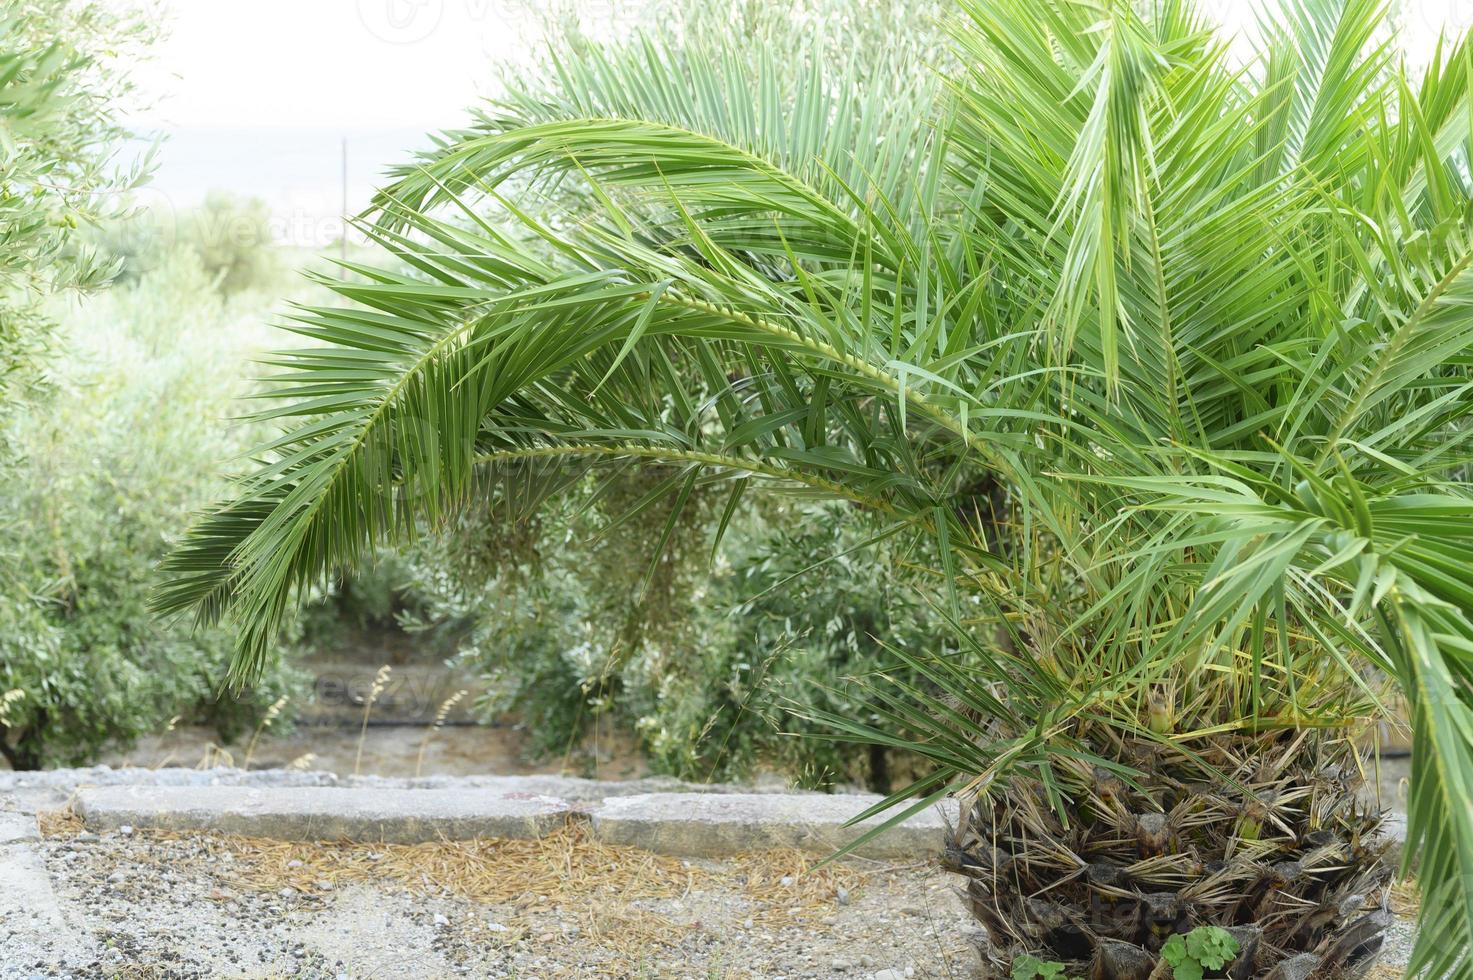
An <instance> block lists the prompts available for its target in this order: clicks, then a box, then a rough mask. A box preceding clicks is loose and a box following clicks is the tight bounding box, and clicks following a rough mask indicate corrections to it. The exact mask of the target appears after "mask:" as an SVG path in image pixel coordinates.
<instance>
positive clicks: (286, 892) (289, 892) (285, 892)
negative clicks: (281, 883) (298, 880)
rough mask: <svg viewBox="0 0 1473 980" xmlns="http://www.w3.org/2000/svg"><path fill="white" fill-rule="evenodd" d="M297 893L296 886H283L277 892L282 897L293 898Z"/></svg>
mask: <svg viewBox="0 0 1473 980" xmlns="http://www.w3.org/2000/svg"><path fill="white" fill-rule="evenodd" d="M296 893H297V890H296V889H295V888H283V889H282V890H281V891H279V892H277V893H276V894H278V895H280V896H281V897H282V898H291V897H292V896H293V895H295V894H296Z"/></svg>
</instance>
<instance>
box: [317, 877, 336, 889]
mask: <svg viewBox="0 0 1473 980" xmlns="http://www.w3.org/2000/svg"><path fill="white" fill-rule="evenodd" d="M334 887H336V886H334V885H333V883H332V882H330V881H328V880H327V879H326V878H318V879H317V890H318V891H324V892H330V891H332V890H333V888H334Z"/></svg>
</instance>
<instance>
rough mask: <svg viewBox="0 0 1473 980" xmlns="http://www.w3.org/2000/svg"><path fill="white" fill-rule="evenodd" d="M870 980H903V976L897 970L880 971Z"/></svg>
mask: <svg viewBox="0 0 1473 980" xmlns="http://www.w3.org/2000/svg"><path fill="white" fill-rule="evenodd" d="M870 980H905V974H904V973H901V972H900V971H899V970H881V971H879V972H878V973H876V974H875V975H874V976H873V977H871V978H870Z"/></svg>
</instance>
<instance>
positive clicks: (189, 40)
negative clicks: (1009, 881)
mask: <svg viewBox="0 0 1473 980" xmlns="http://www.w3.org/2000/svg"><path fill="white" fill-rule="evenodd" d="M163 2H164V4H165V6H166V9H167V11H168V21H169V23H170V25H171V34H170V36H169V37H168V38H167V39H166V40H165V41H164V43H163V44H162V45H161V46H160V47H159V49H158V57H157V60H156V62H155V64H154V65H152V66H151V67H150V69H149V71H148V76H147V78H146V81H147V83H148V85H149V88H150V89H152V90H153V91H155V92H159V93H166V98H165V99H164V101H163V102H162V103H161V104H160V105H159V106H158V107H157V109H156V110H154V111H152V112H150V114H149V119H150V120H151V121H152V122H154V123H156V124H165V125H169V126H171V127H172V126H232V127H238V126H252V127H253V126H304V127H332V128H342V127H347V128H361V127H381V128H393V127H418V128H424V129H428V128H433V127H435V126H440V125H445V124H449V123H453V122H456V121H457V120H458V119H459V118H460V114H461V110H462V109H463V108H464V107H465V106H466V105H467V104H469V103H470V102H472V101H473V100H474V98H475V96H476V95H477V94H478V93H481V92H485V91H486V90H487V89H488V88H489V87H490V86H491V84H492V82H493V79H494V73H493V69H492V64H493V62H497V61H500V62H508V61H513V62H514V61H517V60H520V59H521V58H523V57H524V56H525V53H526V51H527V49H528V47H529V45H531V44H533V43H535V36H534V35H535V30H536V27H535V21H536V16H535V11H537V10H541V9H546V7H547V6H548V5H549V2H550V0H249V2H248V0H163ZM561 2H562V3H564V4H566V5H567V6H571V7H573V8H574V9H576V10H577V11H578V12H579V14H580V15H582V16H583V17H585V18H586V19H588V20H591V21H592V22H593V23H595V24H607V23H609V22H610V20H611V19H614V18H620V19H623V18H627V17H628V16H630V12H631V11H632V10H637V8H638V4H637V2H635V0H561ZM775 2H782V0H775ZM1204 6H1206V7H1207V9H1208V10H1209V11H1211V12H1212V13H1213V14H1215V15H1216V16H1217V17H1218V18H1219V19H1220V20H1221V21H1222V22H1223V23H1224V25H1225V26H1228V27H1230V28H1234V29H1236V28H1240V27H1243V26H1246V25H1247V24H1249V23H1251V20H1252V16H1251V13H1250V11H1251V10H1252V5H1251V4H1249V3H1247V2H1244V0H1206V2H1205V4H1204ZM1406 10H1407V15H1406V31H1405V34H1406V37H1405V43H1406V44H1407V46H1408V48H1409V49H1411V50H1413V52H1414V58H1415V57H1417V56H1418V55H1421V54H1422V52H1424V51H1425V50H1426V49H1428V48H1430V45H1431V42H1432V39H1433V38H1435V36H1436V33H1437V31H1438V30H1439V29H1441V28H1442V27H1444V25H1451V26H1453V27H1468V26H1469V25H1473V2H1470V0H1408V3H1407V7H1406Z"/></svg>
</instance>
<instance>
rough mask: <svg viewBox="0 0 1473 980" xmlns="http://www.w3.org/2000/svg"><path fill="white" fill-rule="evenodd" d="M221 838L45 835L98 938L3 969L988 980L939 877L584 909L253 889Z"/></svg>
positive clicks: (327, 889)
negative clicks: (789, 899) (822, 891)
mask: <svg viewBox="0 0 1473 980" xmlns="http://www.w3.org/2000/svg"><path fill="white" fill-rule="evenodd" d="M212 843H213V844H217V843H218V842H214V841H212V839H211V838H208V837H172V836H160V835H147V834H143V833H131V834H123V833H115V834H106V835H103V836H101V837H97V836H95V835H91V834H86V833H77V832H76V828H75V827H74V826H70V827H67V826H64V827H63V829H62V831H61V832H60V833H54V834H53V835H51V836H48V837H46V838H45V839H44V840H43V841H42V842H41V843H40V845H39V847H40V851H41V853H42V855H43V857H44V861H45V866H46V870H47V872H48V873H49V876H50V878H51V880H52V887H53V889H54V891H55V894H56V897H57V899H58V902H59V904H60V906H61V907H62V908H63V909H64V910H66V913H67V916H68V918H70V919H71V920H72V921H73V922H75V923H77V924H78V925H79V926H80V929H81V930H82V931H84V932H85V933H88V934H90V936H91V937H94V940H95V942H94V943H88V944H84V945H83V947H82V948H73V949H71V950H66V949H65V948H59V949H53V950H51V951H50V952H49V953H45V952H42V953H38V952H33V951H22V950H19V949H15V948H13V947H12V948H9V949H7V948H6V938H5V935H4V933H5V930H4V929H3V928H0V962H4V963H5V964H7V966H6V967H4V968H0V977H4V978H5V980H10V978H11V977H22V978H27V980H29V978H30V977H32V976H40V977H54V976H73V977H77V978H82V977H88V978H90V977H118V978H194V977H293V978H298V977H299V978H339V977H348V978H367V977H384V978H390V977H393V978H400V977H413V978H420V977H425V978H436V977H529V978H530V977H596V976H607V977H672V978H674V977H681V978H684V977H691V978H697V977H699V978H727V977H730V978H737V977H762V978H771V980H777V978H800V977H801V978H816V977H826V978H831V977H842V978H854V977H869V978H873V980H901V978H905V977H956V978H962V977H972V976H976V973H975V972H974V966H975V964H976V963H977V956H976V953H975V951H974V950H973V949H972V948H971V947H969V945H968V938H967V937H968V936H969V935H970V934H971V930H972V929H973V927H972V925H971V923H970V921H969V919H968V917H967V915H966V913H965V910H964V908H963V906H962V904H961V902H960V900H959V898H958V897H957V896H956V894H955V890H954V884H953V881H952V880H949V878H948V876H947V875H945V874H944V873H942V872H940V871H937V870H923V869H917V868H906V869H885V870H875V869H872V868H871V869H866V870H865V874H864V878H863V880H859V879H858V877H857V874H856V872H851V871H844V872H842V873H841V878H840V880H844V881H848V882H851V883H852V886H853V890H852V891H850V890H849V889H847V888H846V889H844V890H843V891H839V890H838V889H837V888H836V889H835V890H834V892H833V894H832V895H831V896H825V897H824V898H823V899H822V901H821V902H820V903H819V904H817V905H815V904H814V902H813V900H812V892H813V888H812V886H811V885H810V884H805V885H800V884H798V883H797V882H796V881H795V882H794V883H793V884H792V885H791V888H792V890H793V893H794V909H787V908H784V907H783V901H782V899H781V897H780V893H781V890H782V889H781V887H779V889H778V892H779V898H778V899H777V900H775V901H769V900H758V899H754V897H753V895H752V894H751V891H750V890H749V889H748V888H747V887H745V885H746V877H745V872H746V871H747V869H746V868H744V867H742V866H740V865H735V864H730V863H720V862H701V863H700V867H699V868H697V869H695V870H697V871H699V872H704V874H699V875H697V876H696V879H695V880H696V883H695V884H694V885H693V886H690V887H689V888H688V890H684V891H679V893H678V894H667V895H664V896H659V897H645V898H627V899H626V898H621V897H619V896H613V897H611V898H608V899H607V905H603V904H601V903H600V904H596V905H593V906H590V905H589V904H588V903H586V902H584V903H579V904H578V905H577V906H573V905H569V904H565V902H566V896H559V895H556V894H554V895H553V896H551V897H543V896H539V895H537V894H535V893H533V892H530V891H529V892H528V893H526V894H524V895H521V896H518V898H517V899H515V900H511V901H500V902H478V901H471V900H469V899H466V898H463V897H458V896H457V895H456V894H453V893H451V892H450V891H448V890H447V889H444V888H433V887H428V888H427V887H425V886H424V884H423V883H421V884H420V885H419V886H418V887H411V886H410V885H409V884H407V883H405V882H403V881H401V880H398V879H388V878H386V879H382V880H372V879H370V880H361V881H349V882H343V883H333V882H328V881H323V882H321V883H320V885H321V886H320V887H312V886H310V885H309V886H307V887H305V888H302V889H300V890H299V889H297V888H292V887H289V886H287V885H283V886H282V887H281V888H274V887H273V886H272V885H270V884H266V883H264V882H262V881H259V880H253V881H252V883H251V884H250V885H247V886H243V885H242V883H241V870H242V869H241V867H240V865H241V864H242V862H247V863H248V862H249V861H250V858H249V856H235V855H232V854H230V853H229V852H223V853H222V849H221V848H220V847H219V846H212ZM237 853H238V852H237ZM815 874H816V875H820V876H821V875H823V874H825V872H824V871H819V872H815ZM554 891H555V889H554ZM768 894H769V895H770V894H771V893H770V892H769V893H768ZM792 911H796V912H797V914H796V915H791V916H789V915H788V913H790V912H792ZM787 918H791V919H792V922H793V924H786V922H785V921H784V920H785V919H787ZM88 946H90V947H91V948H86V947H88Z"/></svg>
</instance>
